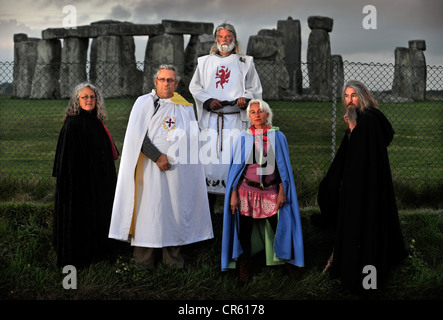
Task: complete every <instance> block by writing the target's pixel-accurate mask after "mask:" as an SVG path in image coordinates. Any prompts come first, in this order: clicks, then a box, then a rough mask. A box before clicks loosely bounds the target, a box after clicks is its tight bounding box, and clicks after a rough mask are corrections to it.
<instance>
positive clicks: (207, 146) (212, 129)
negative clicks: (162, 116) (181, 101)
mask: <svg viewBox="0 0 443 320" xmlns="http://www.w3.org/2000/svg"><path fill="white" fill-rule="evenodd" d="M214 42H215V43H214V45H213V47H212V48H211V50H210V53H209V55H206V56H203V57H200V58H199V59H198V65H197V68H196V70H195V73H194V76H193V77H192V80H191V82H190V84H189V90H190V92H191V93H192V95H193V97H194V100H195V104H196V107H197V118H198V123H199V127H200V129H201V140H202V141H201V147H202V148H201V151H202V152H201V156H200V160H201V161H202V162H203V164H204V165H205V174H206V185H207V188H208V197H209V205H210V209H211V213H214V206H215V201H216V195H217V194H219V195H224V194H225V188H226V177H227V173H228V168H229V160H230V155H231V148H232V145H233V142H234V141H235V138H236V137H237V135H238V134H240V133H241V132H242V131H244V130H245V129H246V126H247V124H248V117H247V115H246V111H245V110H246V107H247V105H248V101H249V100H250V99H261V97H262V86H261V82H260V79H259V76H258V74H257V71H256V70H255V65H254V60H253V58H252V57H250V56H247V55H243V54H242V53H241V51H240V47H239V42H238V40H237V33H236V31H235V28H234V27H233V26H232V25H231V24H227V23H224V24H221V25H220V26H218V27H217V28H216V30H215V33H214Z"/></svg>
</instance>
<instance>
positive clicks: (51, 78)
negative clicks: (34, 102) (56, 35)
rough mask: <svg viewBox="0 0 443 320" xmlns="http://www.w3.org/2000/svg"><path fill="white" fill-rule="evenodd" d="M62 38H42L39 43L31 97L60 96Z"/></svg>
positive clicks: (48, 97) (46, 97)
mask: <svg viewBox="0 0 443 320" xmlns="http://www.w3.org/2000/svg"><path fill="white" fill-rule="evenodd" d="M61 50H62V49H61V42H60V40H57V39H53V40H40V41H39V42H38V45H37V64H36V67H35V73H34V79H33V82H32V89H31V98H34V99H50V98H59V97H60V84H59V81H58V80H59V78H60V62H61Z"/></svg>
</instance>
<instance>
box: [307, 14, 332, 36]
mask: <svg viewBox="0 0 443 320" xmlns="http://www.w3.org/2000/svg"><path fill="white" fill-rule="evenodd" d="M333 24H334V20H333V19H331V18H329V17H322V16H310V17H308V26H309V28H310V29H311V30H314V29H322V30H326V32H331V31H332V26H333Z"/></svg>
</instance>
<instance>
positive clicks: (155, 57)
mask: <svg viewBox="0 0 443 320" xmlns="http://www.w3.org/2000/svg"><path fill="white" fill-rule="evenodd" d="M184 62H185V54H184V40H183V35H177V34H163V35H158V36H154V37H149V39H148V45H147V46H146V54H145V63H144V73H143V92H144V93H148V92H151V91H152V89H154V87H155V86H154V73H155V72H156V70H157V68H158V67H159V66H160V65H162V64H173V65H174V66H175V67H176V68H177V69H178V74H179V75H180V76H183V71H184ZM177 91H179V90H178V89H177Z"/></svg>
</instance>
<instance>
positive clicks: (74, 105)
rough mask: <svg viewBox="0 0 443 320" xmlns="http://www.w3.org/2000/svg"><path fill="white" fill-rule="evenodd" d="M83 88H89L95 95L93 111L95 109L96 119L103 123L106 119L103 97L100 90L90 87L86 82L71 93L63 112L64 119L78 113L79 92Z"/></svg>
mask: <svg viewBox="0 0 443 320" xmlns="http://www.w3.org/2000/svg"><path fill="white" fill-rule="evenodd" d="M84 88H89V89H91V90H92V91H94V94H95V109H97V118H98V119H99V120H101V121H104V120H106V119H107V114H106V109H105V105H104V102H103V96H102V94H101V92H100V90H99V89H98V88H96V87H95V86H94V85H92V84H91V83H88V82H84V83H80V84H79V85H77V86H76V87H75V88H74V90H73V92H72V96H71V99H70V100H69V103H68V108H67V109H66V112H65V119H66V118H67V117H68V116H76V115H78V114H79V113H80V109H81V107H80V100H79V99H80V92H81V91H82V90H83V89H84Z"/></svg>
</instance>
